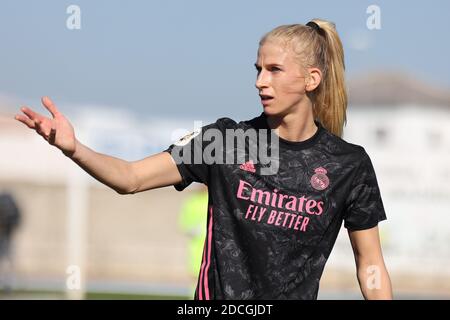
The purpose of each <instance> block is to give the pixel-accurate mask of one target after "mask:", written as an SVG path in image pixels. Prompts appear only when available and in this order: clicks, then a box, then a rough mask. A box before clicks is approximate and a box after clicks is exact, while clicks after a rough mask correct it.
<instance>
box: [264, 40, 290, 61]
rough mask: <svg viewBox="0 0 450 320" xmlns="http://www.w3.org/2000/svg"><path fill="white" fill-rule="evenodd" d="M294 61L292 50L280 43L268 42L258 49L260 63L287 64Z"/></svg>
mask: <svg viewBox="0 0 450 320" xmlns="http://www.w3.org/2000/svg"><path fill="white" fill-rule="evenodd" d="M293 61H294V59H293V52H292V50H291V49H290V48H289V46H286V45H283V44H281V43H279V42H275V41H267V42H265V43H264V44H263V45H261V46H260V47H259V48H258V62H262V63H268V64H269V63H270V64H272V63H276V64H287V63H292V62H293Z"/></svg>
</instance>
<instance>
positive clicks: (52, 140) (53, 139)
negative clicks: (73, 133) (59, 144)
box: [48, 125, 56, 144]
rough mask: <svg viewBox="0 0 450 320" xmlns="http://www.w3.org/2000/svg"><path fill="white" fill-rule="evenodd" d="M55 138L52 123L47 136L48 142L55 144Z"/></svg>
mask: <svg viewBox="0 0 450 320" xmlns="http://www.w3.org/2000/svg"><path fill="white" fill-rule="evenodd" d="M55 138H56V129H55V128H54V125H52V129H51V130H50V135H49V137H48V142H49V143H50V144H55Z"/></svg>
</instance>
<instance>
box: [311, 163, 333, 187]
mask: <svg viewBox="0 0 450 320" xmlns="http://www.w3.org/2000/svg"><path fill="white" fill-rule="evenodd" d="M314 172H315V174H314V175H313V176H312V177H311V186H312V187H313V188H314V189H316V190H319V191H320V190H324V189H325V188H326V187H328V185H329V184H330V179H328V177H327V175H326V173H327V170H326V169H325V168H322V167H319V168H317V169H315V170H314Z"/></svg>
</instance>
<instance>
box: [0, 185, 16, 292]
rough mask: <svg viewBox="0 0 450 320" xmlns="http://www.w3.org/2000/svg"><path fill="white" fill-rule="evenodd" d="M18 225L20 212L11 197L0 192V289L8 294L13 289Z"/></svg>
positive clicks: (4, 192) (9, 194)
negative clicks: (14, 247) (14, 246)
mask: <svg viewBox="0 0 450 320" xmlns="http://www.w3.org/2000/svg"><path fill="white" fill-rule="evenodd" d="M19 223H20V210H19V208H18V206H17V204H16V200H15V199H14V197H13V195H12V194H11V193H9V192H7V191H2V192H0V289H1V290H2V291H3V292H4V293H10V291H11V290H12V287H13V276H14V267H13V265H14V264H13V236H14V233H15V231H16V230H17V228H18V226H19Z"/></svg>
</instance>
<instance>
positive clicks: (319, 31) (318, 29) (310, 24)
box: [306, 21, 323, 34]
mask: <svg viewBox="0 0 450 320" xmlns="http://www.w3.org/2000/svg"><path fill="white" fill-rule="evenodd" d="M306 25H307V26H308V27H311V28H313V29H314V30H316V31H317V32H318V33H319V34H322V31H323V30H322V28H321V27H320V26H319V25H318V24H317V23H315V22H314V21H310V22H308V23H307V24H306Z"/></svg>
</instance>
